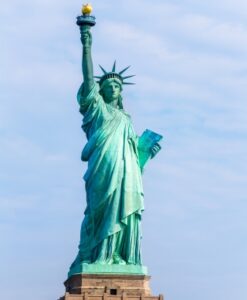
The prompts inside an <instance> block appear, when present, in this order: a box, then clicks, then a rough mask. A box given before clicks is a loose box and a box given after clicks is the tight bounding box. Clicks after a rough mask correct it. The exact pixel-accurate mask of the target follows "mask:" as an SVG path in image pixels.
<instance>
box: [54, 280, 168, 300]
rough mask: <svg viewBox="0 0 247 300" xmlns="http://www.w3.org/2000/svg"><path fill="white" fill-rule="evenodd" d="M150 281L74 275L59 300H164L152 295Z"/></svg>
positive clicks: (67, 281)
mask: <svg viewBox="0 0 247 300" xmlns="http://www.w3.org/2000/svg"><path fill="white" fill-rule="evenodd" d="M149 280H150V277H149V276H146V275H116V274H112V275H108V274H105V275H103V274H78V275H73V276H71V277H70V278H69V279H67V280H66V281H65V283H64V285H65V287H66V293H65V296H64V297H62V298H60V299H59V300H163V296H162V295H159V296H152V295H151V290H150V287H149Z"/></svg>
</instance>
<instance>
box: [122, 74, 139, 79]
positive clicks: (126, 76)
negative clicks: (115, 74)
mask: <svg viewBox="0 0 247 300" xmlns="http://www.w3.org/2000/svg"><path fill="white" fill-rule="evenodd" d="M134 76H136V75H129V76H125V77H122V78H123V80H124V79H127V78H131V77H134Z"/></svg>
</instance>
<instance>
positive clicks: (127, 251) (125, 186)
mask: <svg viewBox="0 0 247 300" xmlns="http://www.w3.org/2000/svg"><path fill="white" fill-rule="evenodd" d="M80 30H81V41H82V44H83V56H82V71H83V78H84V82H83V84H82V85H81V87H80V89H79V91H78V94H77V101H78V104H79V107H80V113H81V114H82V115H83V124H82V129H83V131H84V132H85V134H86V137H87V143H86V145H85V147H84V149H83V151H82V154H81V159H82V161H84V162H87V163H88V167H87V171H86V173H85V175H84V181H85V188H86V204H87V206H86V210H85V212H84V219H83V222H82V225H81V233H80V244H79V252H78V255H77V257H76V259H75V261H74V262H73V263H72V265H71V268H70V271H69V274H68V276H69V277H70V276H72V275H74V274H78V273H94V274H97V273H100V274H102V273H113V274H143V275H145V274H147V269H146V267H144V266H143V265H142V261H141V249H140V243H141V217H142V212H143V210H144V199H143V186H142V176H141V173H142V170H143V167H144V165H145V164H146V162H147V161H148V160H149V159H150V158H152V157H154V156H155V155H156V153H157V152H158V151H159V150H160V146H159V145H158V144H157V141H158V140H160V139H161V136H159V135H157V134H155V133H153V132H151V131H148V132H144V134H143V135H142V136H141V137H140V138H139V137H138V136H137V135H136V133H135V131H134V128H133V125H132V121H131V118H130V116H129V115H128V114H127V113H126V112H125V110H124V109H123V101H122V96H121V92H122V82H121V80H119V78H118V77H117V76H116V78H115V77H113V78H108V77H107V76H106V77H105V79H104V80H101V81H100V85H99V84H98V83H96V82H95V81H94V74H93V62H92V57H91V45H92V36H91V32H90V26H87V25H83V26H81V27H80ZM113 71H114V72H116V65H115V64H114V67H113ZM124 71H125V70H123V71H122V73H123V72H124ZM105 72H106V71H105V70H104V73H105ZM157 136H159V138H158V139H157V138H156V137H157Z"/></svg>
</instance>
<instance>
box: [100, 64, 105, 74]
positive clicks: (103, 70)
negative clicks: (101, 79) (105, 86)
mask: <svg viewBox="0 0 247 300" xmlns="http://www.w3.org/2000/svg"><path fill="white" fill-rule="evenodd" d="M99 67H100V69H101V70H102V72H103V73H104V74H107V72H106V70H105V69H104V68H103V67H102V66H101V65H99Z"/></svg>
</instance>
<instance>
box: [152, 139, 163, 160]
mask: <svg viewBox="0 0 247 300" xmlns="http://www.w3.org/2000/svg"><path fill="white" fill-rule="evenodd" d="M160 149H161V146H160V144H159V143H155V144H154V145H153V147H152V148H151V158H153V157H155V155H156V154H157V153H158V152H159V151H160Z"/></svg>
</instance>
